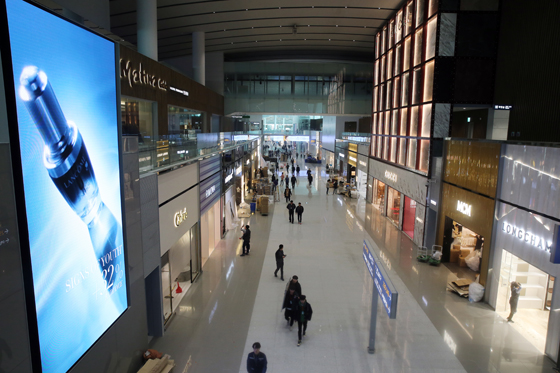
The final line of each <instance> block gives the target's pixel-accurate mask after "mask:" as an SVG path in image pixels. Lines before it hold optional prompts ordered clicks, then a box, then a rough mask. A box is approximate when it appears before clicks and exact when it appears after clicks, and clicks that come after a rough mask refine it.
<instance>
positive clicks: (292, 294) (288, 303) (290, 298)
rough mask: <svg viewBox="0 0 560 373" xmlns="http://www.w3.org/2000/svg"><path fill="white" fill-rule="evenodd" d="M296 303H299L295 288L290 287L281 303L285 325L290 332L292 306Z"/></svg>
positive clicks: (292, 313)
mask: <svg viewBox="0 0 560 373" xmlns="http://www.w3.org/2000/svg"><path fill="white" fill-rule="evenodd" d="M296 302H299V294H298V293H297V291H296V288H295V287H292V286H290V287H289V288H288V291H286V292H285V294H284V301H283V302H282V309H283V310H284V309H285V311H284V318H285V319H286V324H287V325H288V326H289V327H290V330H292V326H293V325H294V321H295V319H294V306H295V304H296Z"/></svg>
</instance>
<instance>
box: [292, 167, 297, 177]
mask: <svg viewBox="0 0 560 373" xmlns="http://www.w3.org/2000/svg"><path fill="white" fill-rule="evenodd" d="M292 174H293V175H295V174H296V166H292Z"/></svg>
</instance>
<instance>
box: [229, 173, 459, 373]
mask: <svg viewBox="0 0 560 373" xmlns="http://www.w3.org/2000/svg"><path fill="white" fill-rule="evenodd" d="M302 181H303V180H302ZM305 184H306V183H303V182H300V186H299V187H296V191H295V197H294V202H295V203H296V204H297V203H298V202H301V203H302V205H304V206H305V212H304V214H303V224H302V225H298V224H297V223H296V224H290V223H289V222H288V215H287V210H286V209H285V208H282V207H283V205H284V203H282V204H277V207H276V210H275V213H274V216H273V221H272V228H271V232H270V238H269V241H268V246H267V248H266V250H267V252H266V257H265V261H264V266H263V270H262V273H261V278H260V282H259V287H258V291H257V298H256V302H255V305H254V308H253V312H252V314H253V316H252V318H251V324H250V328H249V333H248V336H247V340H246V343H245V346H246V352H247V353H248V352H250V351H251V345H252V343H253V342H257V341H258V342H260V343H261V344H262V350H263V351H264V352H265V353H266V354H267V357H268V361H269V371H270V372H271V373H272V372H290V371H306V372H341V373H342V372H344V373H346V372H464V371H465V370H464V369H463V367H462V366H461V364H460V362H459V361H458V360H457V358H456V357H455V355H454V354H453V352H452V351H451V350H450V348H449V347H448V346H447V344H446V343H445V342H444V340H443V339H442V338H441V336H440V334H439V333H438V331H437V330H436V328H435V327H434V326H433V325H432V323H431V322H430V320H429V319H428V317H427V316H426V314H425V313H424V312H423V311H422V309H421V308H420V306H419V305H418V303H417V302H416V300H415V299H414V298H413V297H412V296H411V294H410V292H408V290H407V288H406V286H404V284H403V283H402V282H401V281H400V279H399V278H398V276H397V275H395V274H394V273H393V274H392V277H393V282H394V284H395V286H396V287H397V289H398V291H399V307H398V315H397V319H396V320H389V318H388V316H387V314H386V313H385V311H384V309H382V306H381V302H379V307H378V308H379V309H378V315H379V316H378V324H377V342H376V349H375V353H374V354H373V355H370V354H368V353H367V346H368V341H369V326H370V310H371V292H372V286H373V280H372V279H371V277H370V275H369V272H368V271H367V269H366V266H365V263H364V261H363V259H362V242H363V240H364V239H368V240H369V241H370V242H372V243H373V240H372V238H371V237H369V235H368V234H367V233H366V232H365V230H364V227H363V224H359V222H358V221H357V219H356V216H355V215H354V212H353V209H352V208H351V207H350V206H347V204H346V202H345V200H344V198H343V197H342V196H334V195H328V196H326V195H325V189H324V188H322V186H323V185H322V184H323V179H319V178H317V177H315V182H314V186H313V187H312V188H311V195H310V194H309V193H310V190H309V189H308V188H306V186H305ZM317 186H319V192H318V191H317ZM279 205H282V206H279ZM278 207H280V208H278ZM284 210H286V211H284ZM296 221H297V219H296ZM279 244H284V252H285V253H286V255H287V257H286V259H285V270H286V279H287V278H289V277H290V276H291V275H294V274H296V275H298V276H299V278H300V282H301V284H302V292H303V293H304V294H305V295H306V296H307V299H308V301H309V303H310V304H311V305H312V306H313V311H314V313H313V319H312V320H311V321H310V322H309V326H308V331H307V335H306V337H305V338H304V340H303V344H302V345H301V346H300V347H297V346H296V342H297V327H294V329H293V330H292V331H289V329H288V328H287V326H286V322H285V321H284V317H283V313H281V312H280V308H281V302H282V296H283V291H284V287H285V282H282V281H280V280H279V278H275V277H274V276H273V271H274V269H275V260H274V252H275V251H276V249H277V248H278V245H279ZM390 273H391V271H390ZM239 371H240V372H246V366H245V361H242V362H241V366H240V368H239Z"/></svg>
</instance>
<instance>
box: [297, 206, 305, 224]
mask: <svg viewBox="0 0 560 373" xmlns="http://www.w3.org/2000/svg"><path fill="white" fill-rule="evenodd" d="M296 214H297V222H298V223H299V224H301V216H302V215H303V206H302V205H301V202H298V205H297V207H296Z"/></svg>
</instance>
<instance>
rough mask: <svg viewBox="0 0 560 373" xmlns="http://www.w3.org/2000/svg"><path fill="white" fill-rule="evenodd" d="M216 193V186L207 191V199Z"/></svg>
mask: <svg viewBox="0 0 560 373" xmlns="http://www.w3.org/2000/svg"><path fill="white" fill-rule="evenodd" d="M215 191H216V186H215V185H212V186H211V187H210V188H208V189H206V198H208V197H210V196H211V195H212V194H214V192H215Z"/></svg>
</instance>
